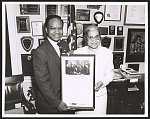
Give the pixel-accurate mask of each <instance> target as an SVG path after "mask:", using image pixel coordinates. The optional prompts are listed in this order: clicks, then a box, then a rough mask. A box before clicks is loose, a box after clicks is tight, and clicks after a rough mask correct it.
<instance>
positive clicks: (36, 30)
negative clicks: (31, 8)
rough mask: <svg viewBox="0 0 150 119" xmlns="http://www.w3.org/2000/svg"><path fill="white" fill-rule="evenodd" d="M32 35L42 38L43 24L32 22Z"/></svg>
mask: <svg viewBox="0 0 150 119" xmlns="http://www.w3.org/2000/svg"><path fill="white" fill-rule="evenodd" d="M31 24H32V35H33V36H43V22H42V21H32V22H31Z"/></svg>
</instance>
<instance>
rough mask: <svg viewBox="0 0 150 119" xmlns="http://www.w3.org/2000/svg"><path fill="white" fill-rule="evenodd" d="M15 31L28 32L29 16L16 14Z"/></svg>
mask: <svg viewBox="0 0 150 119" xmlns="http://www.w3.org/2000/svg"><path fill="white" fill-rule="evenodd" d="M16 22H17V32H18V33H30V22H29V16H16Z"/></svg>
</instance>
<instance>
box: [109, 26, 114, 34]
mask: <svg viewBox="0 0 150 119" xmlns="http://www.w3.org/2000/svg"><path fill="white" fill-rule="evenodd" d="M109 35H115V26H113V25H111V26H109Z"/></svg>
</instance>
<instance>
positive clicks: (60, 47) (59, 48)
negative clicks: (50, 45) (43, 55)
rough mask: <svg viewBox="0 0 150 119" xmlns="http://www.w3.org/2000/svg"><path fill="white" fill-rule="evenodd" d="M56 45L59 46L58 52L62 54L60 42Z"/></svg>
mask: <svg viewBox="0 0 150 119" xmlns="http://www.w3.org/2000/svg"><path fill="white" fill-rule="evenodd" d="M57 45H58V47H59V51H60V54H62V47H61V46H60V42H58V43H57Z"/></svg>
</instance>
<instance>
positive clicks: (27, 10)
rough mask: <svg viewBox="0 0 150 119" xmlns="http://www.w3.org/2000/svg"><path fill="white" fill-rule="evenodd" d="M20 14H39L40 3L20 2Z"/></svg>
mask: <svg viewBox="0 0 150 119" xmlns="http://www.w3.org/2000/svg"><path fill="white" fill-rule="evenodd" d="M20 14H30V15H39V14H40V5H38V4H20Z"/></svg>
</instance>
